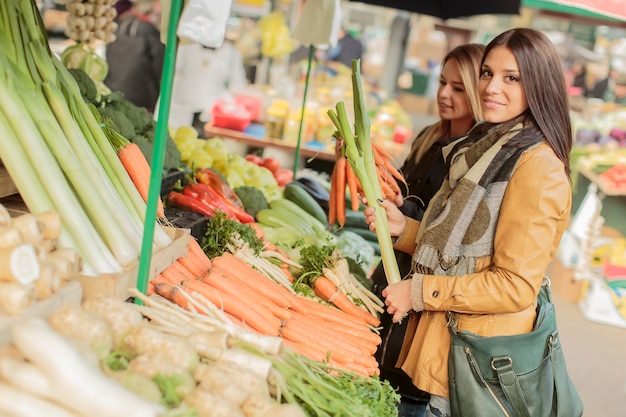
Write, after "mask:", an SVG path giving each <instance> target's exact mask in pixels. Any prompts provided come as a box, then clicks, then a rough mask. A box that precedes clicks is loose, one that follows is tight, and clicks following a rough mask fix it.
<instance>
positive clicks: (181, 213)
mask: <svg viewBox="0 0 626 417" xmlns="http://www.w3.org/2000/svg"><path fill="white" fill-rule="evenodd" d="M165 218H167V220H168V221H169V222H170V223H171V224H172V226H174V227H176V228H179V229H190V230H191V236H193V237H195V238H196V240H198V241H200V240H201V239H202V238H203V237H204V235H205V233H206V231H207V227H208V221H209V218H208V217H206V216H204V215H202V214H200V213H196V212H195V211H190V210H183V209H179V208H175V207H167V206H166V207H165Z"/></svg>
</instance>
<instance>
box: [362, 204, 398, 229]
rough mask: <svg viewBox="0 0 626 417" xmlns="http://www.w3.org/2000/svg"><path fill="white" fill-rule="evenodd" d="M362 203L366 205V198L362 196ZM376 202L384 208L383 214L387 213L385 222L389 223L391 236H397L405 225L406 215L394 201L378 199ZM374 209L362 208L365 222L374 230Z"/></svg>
mask: <svg viewBox="0 0 626 417" xmlns="http://www.w3.org/2000/svg"><path fill="white" fill-rule="evenodd" d="M362 201H363V204H365V205H367V200H366V199H365V198H364V199H363V200H362ZM377 203H378V204H379V205H380V206H381V207H382V208H383V209H384V210H385V214H386V215H387V223H388V224H389V233H390V234H391V236H392V237H398V236H400V235H401V234H402V232H403V231H404V228H405V227H406V217H405V216H404V214H402V212H401V211H400V209H398V206H397V205H396V203H395V202H392V201H390V200H379V201H377ZM375 213H376V210H375V209H374V208H373V207H367V208H365V210H363V214H364V215H365V223H367V224H368V225H369V229H370V230H371V231H372V232H374V231H376V223H375V221H376V214H375Z"/></svg>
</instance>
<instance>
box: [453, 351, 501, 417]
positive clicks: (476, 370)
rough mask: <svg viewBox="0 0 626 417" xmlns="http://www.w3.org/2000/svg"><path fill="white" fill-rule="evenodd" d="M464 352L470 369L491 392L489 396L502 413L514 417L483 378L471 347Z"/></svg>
mask: <svg viewBox="0 0 626 417" xmlns="http://www.w3.org/2000/svg"><path fill="white" fill-rule="evenodd" d="M463 351H464V352H465V356H466V357H467V361H468V362H469V364H470V367H471V368H472V371H473V372H474V376H476V378H478V379H479V380H480V382H481V383H482V384H483V385H484V386H485V388H487V391H489V394H490V395H491V397H492V398H493V399H494V401H495V402H496V404H498V407H499V408H500V411H502V413H503V414H504V415H505V416H506V417H512V416H511V414H510V413H509V412H508V411H507V409H506V408H505V407H504V404H502V401H500V399H499V398H498V396H497V395H496V393H495V392H494V391H493V388H492V387H491V385H489V384H488V383H487V381H485V378H483V375H482V372H481V371H480V368H479V366H478V364H477V363H476V360H474V355H472V349H470V347H469V346H465V347H464V348H463Z"/></svg>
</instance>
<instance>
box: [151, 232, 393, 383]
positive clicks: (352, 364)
mask: <svg viewBox="0 0 626 417" xmlns="http://www.w3.org/2000/svg"><path fill="white" fill-rule="evenodd" d="M198 250H200V251H202V249H201V248H200V246H199V245H198V244H197V242H195V240H193V239H192V240H191V244H190V250H189V254H188V256H187V257H185V258H189V259H186V260H185V261H184V262H185V263H186V265H185V264H183V263H182V262H181V261H182V260H184V259H185V258H179V259H178V260H177V261H176V262H174V264H173V265H172V266H170V267H168V268H167V269H166V270H164V271H163V272H161V274H159V275H157V276H156V277H155V278H154V279H153V280H152V281H151V282H150V287H149V288H150V292H154V293H156V294H158V295H160V296H162V297H164V298H166V299H168V300H170V301H171V302H173V303H175V304H177V305H179V306H181V307H183V308H185V309H187V310H193V307H192V305H190V301H189V296H192V297H196V298H202V299H206V300H209V301H210V302H211V303H212V304H214V305H215V306H217V307H218V308H220V309H221V310H223V311H224V312H225V313H226V315H227V316H228V317H229V318H230V319H231V320H232V321H233V322H234V323H236V324H238V325H239V326H241V327H243V328H246V329H248V330H250V331H253V332H256V333H259V334H263V335H270V336H280V337H282V339H283V342H284V343H285V345H287V346H289V347H290V348H292V350H294V351H295V352H297V353H299V354H301V355H303V356H306V357H308V358H309V359H313V360H318V361H324V362H328V363H330V364H331V365H333V366H335V367H337V368H340V369H346V370H351V371H355V372H358V373H360V374H362V375H365V376H372V375H376V374H378V363H377V362H376V359H375V358H374V356H373V354H374V352H375V351H376V348H377V346H378V344H379V343H380V341H381V340H380V336H378V334H376V333H374V332H372V331H371V330H370V326H377V325H378V324H379V323H380V322H379V321H378V319H376V318H375V317H373V316H371V317H367V313H366V312H364V311H363V310H362V309H360V308H358V307H357V306H356V305H354V304H352V303H351V301H349V300H348V299H347V298H346V299H344V298H343V297H342V296H343V294H339V293H337V294H335V293H333V294H332V295H331V297H334V299H331V301H332V302H335V301H336V302H338V303H339V305H343V307H344V308H345V306H346V304H345V303H346V302H347V303H350V304H352V309H349V310H346V311H348V312H346V311H343V310H341V309H339V308H335V307H334V306H332V305H326V304H321V303H319V302H317V301H314V300H309V299H306V298H303V297H300V296H298V295H296V294H293V293H292V292H290V291H289V290H288V289H286V288H285V287H284V286H282V285H280V284H278V283H276V282H274V281H273V280H271V279H269V278H268V277H267V276H265V275H264V274H262V273H261V272H259V271H257V270H256V269H254V268H253V267H252V266H250V265H249V264H247V263H246V262H245V261H243V260H241V259H239V258H237V257H235V256H234V255H232V254H231V253H229V252H225V253H223V254H222V255H220V256H216V257H214V258H213V259H209V258H208V257H206V255H205V256H204V258H203V257H202V256H201V254H200V253H198ZM202 253H203V252H202ZM183 267H184V268H183ZM331 286H333V284H332V283H331ZM328 291H332V288H331V289H330V290H328ZM355 312H356V313H355Z"/></svg>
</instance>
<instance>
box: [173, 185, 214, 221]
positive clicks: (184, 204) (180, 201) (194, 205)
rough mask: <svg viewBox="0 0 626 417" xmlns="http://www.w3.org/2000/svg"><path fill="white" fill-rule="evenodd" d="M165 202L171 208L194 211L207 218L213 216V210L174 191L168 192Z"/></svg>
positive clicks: (195, 199) (192, 198)
mask: <svg viewBox="0 0 626 417" xmlns="http://www.w3.org/2000/svg"><path fill="white" fill-rule="evenodd" d="M167 202H168V204H169V205H171V206H172V207H177V208H181V209H186V210H190V211H195V212H196V213H200V214H203V215H205V216H207V217H213V216H214V215H215V210H213V209H211V208H209V207H207V206H206V204H204V203H203V202H202V201H200V200H198V199H197V198H194V197H192V196H189V195H185V194H182V193H179V192H176V191H170V192H169V194H168V195H167Z"/></svg>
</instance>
